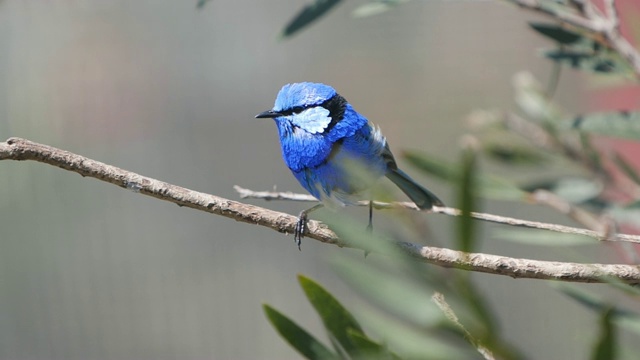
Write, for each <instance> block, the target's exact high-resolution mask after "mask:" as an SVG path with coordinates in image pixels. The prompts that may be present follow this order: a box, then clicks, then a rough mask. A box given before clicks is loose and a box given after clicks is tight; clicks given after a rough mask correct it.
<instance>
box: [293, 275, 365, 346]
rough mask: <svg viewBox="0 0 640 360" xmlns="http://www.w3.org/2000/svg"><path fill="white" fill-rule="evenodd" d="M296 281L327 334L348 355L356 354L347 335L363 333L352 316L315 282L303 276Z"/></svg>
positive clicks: (299, 276)
mask: <svg viewBox="0 0 640 360" xmlns="http://www.w3.org/2000/svg"><path fill="white" fill-rule="evenodd" d="M298 281H299V282H300V286H301V287H302V290H304V293H305V294H306V296H307V299H309V302H311V305H312V306H313V307H314V309H315V310H316V312H317V313H318V315H320V318H321V319H322V322H323V323H324V326H325V328H326V329H327V331H328V332H329V334H331V336H333V338H334V339H335V340H337V341H338V343H339V344H340V346H341V347H342V348H343V349H344V350H345V351H346V352H347V353H348V354H350V355H356V354H358V348H357V347H356V346H355V345H354V344H353V343H352V342H351V338H350V337H349V335H348V333H349V330H351V331H356V332H359V333H362V334H364V332H363V330H362V327H360V324H358V322H357V321H356V319H355V318H354V317H353V315H351V313H350V312H349V311H348V310H347V309H346V308H345V307H344V306H342V304H340V302H338V300H337V299H336V298H335V297H334V296H333V295H331V293H329V292H328V291H327V290H325V289H324V288H323V287H322V286H321V285H320V284H318V283H317V282H315V281H313V280H311V279H309V278H308V277H305V276H303V275H298Z"/></svg>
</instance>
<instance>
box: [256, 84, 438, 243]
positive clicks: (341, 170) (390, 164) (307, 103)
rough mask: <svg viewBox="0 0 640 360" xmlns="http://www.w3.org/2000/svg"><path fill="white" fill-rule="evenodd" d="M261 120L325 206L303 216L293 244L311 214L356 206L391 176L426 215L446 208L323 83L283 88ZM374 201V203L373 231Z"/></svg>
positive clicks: (293, 168) (302, 181) (301, 180)
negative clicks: (435, 208)
mask: <svg viewBox="0 0 640 360" xmlns="http://www.w3.org/2000/svg"><path fill="white" fill-rule="evenodd" d="M255 117H256V118H271V119H273V120H274V121H275V123H276V126H277V128H278V136H279V138H280V147H281V150H282V158H283V160H284V162H285V163H286V165H287V167H288V168H289V169H290V170H291V172H292V173H293V176H294V177H295V178H296V179H297V180H298V182H299V183H300V185H302V187H303V188H305V189H306V190H307V191H308V192H309V193H310V194H311V195H313V196H314V197H315V198H317V199H318V200H320V203H319V204H317V205H315V206H313V207H312V208H309V209H306V210H303V211H301V212H300V214H299V215H298V222H297V224H296V227H295V231H294V242H295V243H296V245H298V249H300V245H301V243H302V238H303V237H304V235H305V232H306V231H307V220H308V214H309V213H310V212H312V211H314V210H317V209H319V208H321V207H323V206H325V205H327V206H330V207H335V205H336V204H337V205H341V206H344V205H353V204H355V203H356V202H357V201H359V200H362V196H363V192H365V191H366V190H367V189H368V188H370V187H372V186H373V185H374V184H375V183H376V182H377V181H378V179H380V178H382V177H383V176H386V177H387V178H388V179H389V180H391V181H392V182H393V183H394V184H395V185H396V186H398V188H400V190H402V192H404V193H405V194H406V195H407V196H408V197H409V199H411V201H413V202H414V203H415V204H416V206H417V207H418V208H419V209H421V210H430V209H432V207H433V206H438V207H442V206H444V203H443V202H442V201H441V200H440V199H438V197H437V196H436V195H434V194H433V193H432V192H431V191H429V190H427V189H426V188H424V187H423V186H421V185H419V184H418V183H417V182H415V181H414V180H413V179H412V178H411V177H409V175H407V174H406V173H405V172H404V171H402V170H400V169H399V168H398V165H397V163H396V160H395V158H394V156H393V154H392V153H391V150H390V149H389V144H388V143H387V140H386V138H385V137H384V136H383V135H382V132H381V131H380V128H379V127H377V126H375V125H373V124H372V123H371V122H369V120H367V118H366V117H364V116H363V115H362V114H360V113H358V112H357V111H356V110H355V109H354V108H353V106H352V105H351V104H350V103H349V102H347V100H346V99H345V98H344V97H342V96H341V95H340V94H338V93H337V92H336V90H335V89H334V88H333V87H331V86H329V85H325V84H322V83H312V82H300V83H291V84H286V85H284V86H283V87H282V88H281V89H280V91H279V92H278V95H277V96H276V100H275V104H274V106H273V108H272V109H270V110H267V111H264V112H261V113H259V114H257V115H256V116H255ZM372 209H373V201H372V200H369V225H368V227H367V229H368V230H371V229H372V211H373V210H372Z"/></svg>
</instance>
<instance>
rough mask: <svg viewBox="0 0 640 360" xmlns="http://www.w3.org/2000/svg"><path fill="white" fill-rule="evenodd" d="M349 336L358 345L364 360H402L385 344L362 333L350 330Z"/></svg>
mask: <svg viewBox="0 0 640 360" xmlns="http://www.w3.org/2000/svg"><path fill="white" fill-rule="evenodd" d="M348 335H349V338H350V339H351V342H352V343H353V344H355V345H356V347H357V348H358V350H360V354H362V357H361V358H362V359H372V358H373V359H390V360H400V359H401V358H400V357H399V356H398V355H396V354H394V353H393V352H391V351H389V349H387V347H386V346H384V345H383V344H380V343H377V342H375V341H373V340H371V339H369V338H368V337H367V336H366V335H363V334H362V333H360V332H357V331H353V330H349V332H348Z"/></svg>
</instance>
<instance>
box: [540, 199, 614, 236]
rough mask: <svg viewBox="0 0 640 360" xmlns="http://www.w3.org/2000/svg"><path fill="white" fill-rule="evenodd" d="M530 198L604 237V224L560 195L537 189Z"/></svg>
mask: <svg viewBox="0 0 640 360" xmlns="http://www.w3.org/2000/svg"><path fill="white" fill-rule="evenodd" d="M531 198H532V199H533V200H534V201H535V202H536V204H540V205H546V206H549V207H550V208H552V209H554V210H556V211H558V212H560V213H562V214H565V215H567V216H568V217H570V218H571V219H573V220H574V221H576V222H577V223H578V224H581V225H582V226H584V227H586V228H587V229H590V230H593V231H596V232H597V233H598V234H601V236H602V238H606V237H605V236H604V232H605V228H606V226H605V225H604V224H603V223H602V221H601V220H600V219H599V218H598V217H597V216H596V215H594V214H592V213H590V212H588V211H586V210H584V209H582V208H579V207H577V206H575V205H573V204H571V203H569V202H568V201H566V200H565V199H563V198H561V197H560V196H558V195H556V194H554V193H552V192H550V191H547V190H543V189H538V190H536V191H534V192H533V193H532V194H531Z"/></svg>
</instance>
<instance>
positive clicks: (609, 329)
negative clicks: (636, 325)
mask: <svg viewBox="0 0 640 360" xmlns="http://www.w3.org/2000/svg"><path fill="white" fill-rule="evenodd" d="M612 314H613V311H612V309H611V308H607V309H605V310H603V311H602V313H601V314H600V339H598V342H597V343H596V346H595V348H594V349H593V355H592V356H591V359H593V360H614V359H615V358H616V353H617V351H616V347H617V346H616V328H615V326H614V325H613V323H612V319H611V318H612Z"/></svg>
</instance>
